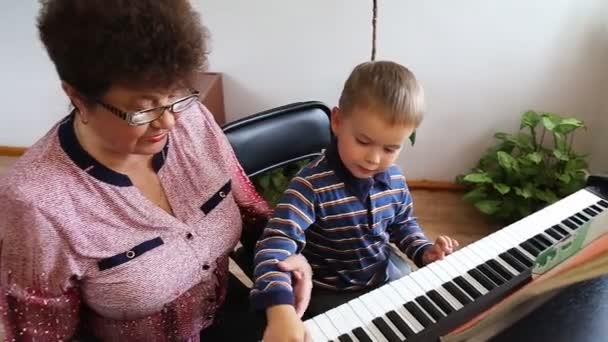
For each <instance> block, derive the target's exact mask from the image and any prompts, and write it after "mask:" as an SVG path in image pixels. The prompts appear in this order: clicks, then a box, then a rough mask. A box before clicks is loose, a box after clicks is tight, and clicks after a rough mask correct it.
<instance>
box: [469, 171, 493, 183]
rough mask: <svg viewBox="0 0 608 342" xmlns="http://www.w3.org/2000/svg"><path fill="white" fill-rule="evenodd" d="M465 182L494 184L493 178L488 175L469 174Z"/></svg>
mask: <svg viewBox="0 0 608 342" xmlns="http://www.w3.org/2000/svg"><path fill="white" fill-rule="evenodd" d="M463 179H464V181H465V182H469V183H492V178H490V176H488V174H487V173H485V172H483V173H469V174H468V175H466V176H464V178H463Z"/></svg>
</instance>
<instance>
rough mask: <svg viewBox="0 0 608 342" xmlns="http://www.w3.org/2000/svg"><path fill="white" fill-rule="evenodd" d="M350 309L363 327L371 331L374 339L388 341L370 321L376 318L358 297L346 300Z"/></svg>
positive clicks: (380, 341) (381, 341) (382, 341)
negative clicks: (362, 323) (363, 324)
mask: <svg viewBox="0 0 608 342" xmlns="http://www.w3.org/2000/svg"><path fill="white" fill-rule="evenodd" d="M348 305H349V306H350V307H351V309H352V311H353V312H354V313H355V314H356V315H357V316H358V317H359V318H360V319H361V321H362V322H364V323H365V327H366V328H367V330H368V331H369V332H371V333H372V334H373V335H374V337H375V338H376V340H378V341H379V342H388V340H387V339H386V338H385V337H384V336H383V335H382V333H381V332H380V330H378V328H377V327H376V326H375V325H374V323H372V320H373V319H374V318H376V317H375V316H374V315H373V314H372V313H371V312H370V311H369V310H368V309H367V308H366V307H365V305H364V304H363V302H362V301H361V300H360V299H359V298H355V299H353V300H351V301H350V302H348Z"/></svg>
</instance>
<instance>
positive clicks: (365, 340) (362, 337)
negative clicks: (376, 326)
mask: <svg viewBox="0 0 608 342" xmlns="http://www.w3.org/2000/svg"><path fill="white" fill-rule="evenodd" d="M353 334H355V336H356V337H357V339H358V340H359V341H360V342H374V340H373V339H372V336H370V335H369V334H368V333H367V332H366V331H365V330H364V329H362V328H355V329H353Z"/></svg>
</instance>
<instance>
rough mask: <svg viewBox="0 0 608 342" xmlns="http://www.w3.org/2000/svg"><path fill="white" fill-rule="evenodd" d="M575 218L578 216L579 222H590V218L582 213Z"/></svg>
mask: <svg viewBox="0 0 608 342" xmlns="http://www.w3.org/2000/svg"><path fill="white" fill-rule="evenodd" d="M574 216H576V217H577V218H578V219H579V220H581V221H583V222H587V221H589V218H588V217H587V216H585V215H583V214H581V213H576V214H575V215H574Z"/></svg>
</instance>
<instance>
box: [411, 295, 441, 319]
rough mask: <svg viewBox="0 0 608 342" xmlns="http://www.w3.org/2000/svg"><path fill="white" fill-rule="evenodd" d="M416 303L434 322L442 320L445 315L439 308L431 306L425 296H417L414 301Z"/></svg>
mask: <svg viewBox="0 0 608 342" xmlns="http://www.w3.org/2000/svg"><path fill="white" fill-rule="evenodd" d="M415 301H416V303H418V305H420V306H421V307H422V308H423V309H424V311H426V312H427V313H428V314H429V315H430V316H431V317H432V318H433V320H435V321H439V320H440V319H442V318H443V317H445V316H446V314H445V313H444V312H443V311H441V310H440V309H439V308H437V307H436V306H435V304H433V303H432V302H431V300H429V299H428V298H427V297H426V296H418V297H416V299H415Z"/></svg>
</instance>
